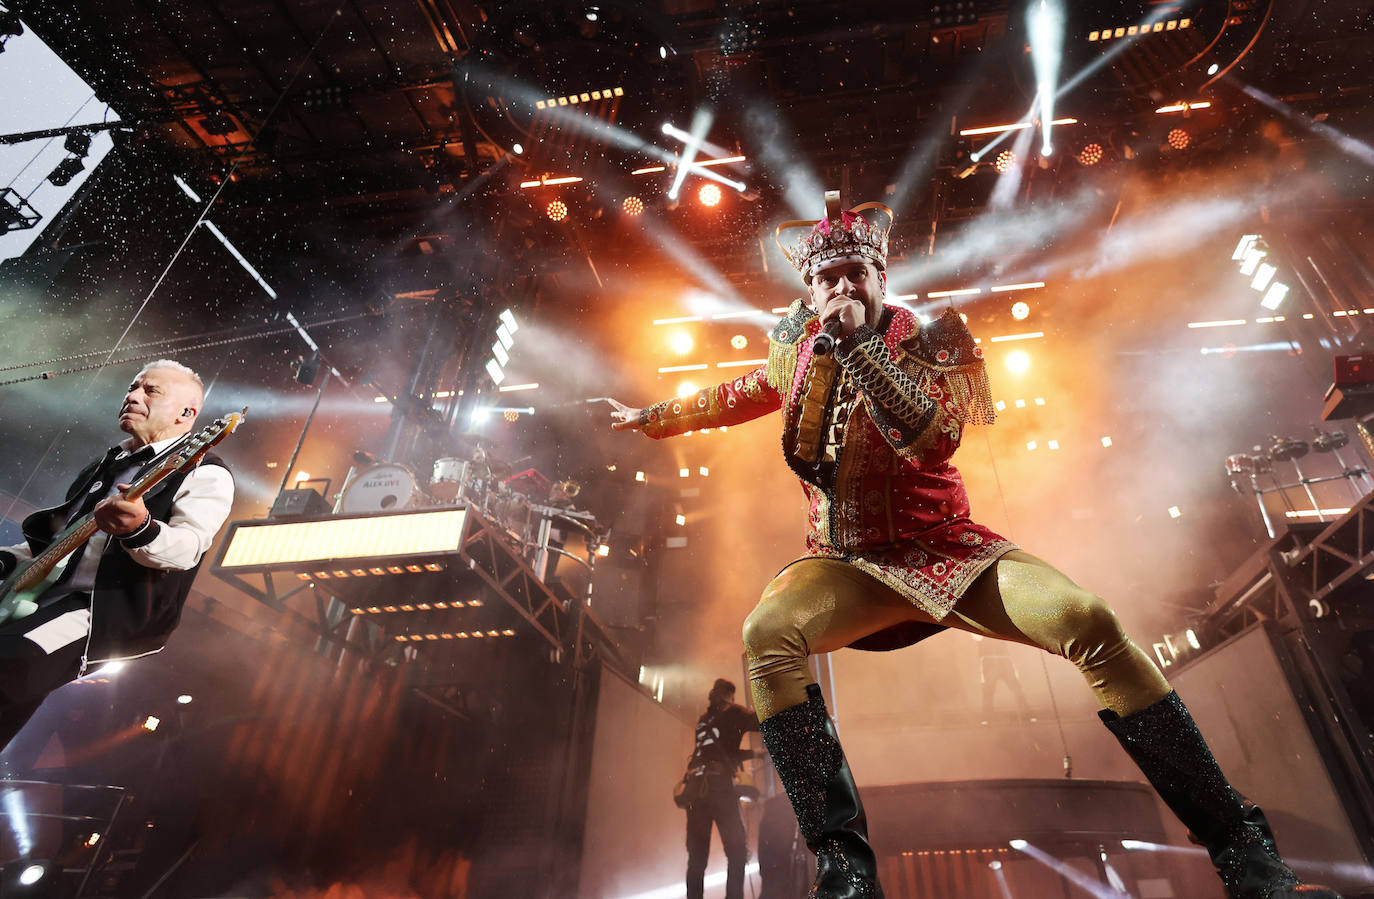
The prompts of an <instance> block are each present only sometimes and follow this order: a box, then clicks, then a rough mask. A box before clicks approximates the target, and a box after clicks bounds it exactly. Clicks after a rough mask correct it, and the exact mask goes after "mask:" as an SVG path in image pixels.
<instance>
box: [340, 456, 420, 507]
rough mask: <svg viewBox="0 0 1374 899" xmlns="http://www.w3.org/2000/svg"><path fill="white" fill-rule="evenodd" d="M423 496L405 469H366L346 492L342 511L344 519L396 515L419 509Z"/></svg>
mask: <svg viewBox="0 0 1374 899" xmlns="http://www.w3.org/2000/svg"><path fill="white" fill-rule="evenodd" d="M420 497H421V493H420V490H419V488H418V487H416V486H415V475H413V474H411V473H410V469H408V468H406V467H405V466H404V465H392V464H390V463H388V464H386V465H374V466H372V467H371V468H365V469H363V470H362V471H361V472H359V473H358V475H357V477H355V478H353V480H352V481H350V482H349V484H348V487H346V488H345V489H344V492H343V500H342V502H340V504H339V511H340V512H342V513H344V514H345V515H354V514H357V513H360V512H395V511H399V510H400V509H406V508H409V507H411V506H413V505H418V504H419V501H420Z"/></svg>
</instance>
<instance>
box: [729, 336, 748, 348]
mask: <svg viewBox="0 0 1374 899" xmlns="http://www.w3.org/2000/svg"><path fill="white" fill-rule="evenodd" d="M730 346H732V347H734V348H735V349H737V350H742V349H744V348H745V347H747V346H749V338H748V337H745V336H744V335H743V334H736V335H735V336H734V337H731V338H730Z"/></svg>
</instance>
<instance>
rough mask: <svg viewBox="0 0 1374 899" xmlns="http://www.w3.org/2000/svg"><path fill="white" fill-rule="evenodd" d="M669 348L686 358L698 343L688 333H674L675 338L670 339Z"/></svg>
mask: <svg viewBox="0 0 1374 899" xmlns="http://www.w3.org/2000/svg"><path fill="white" fill-rule="evenodd" d="M668 346H669V348H670V349H672V351H673V352H674V353H677V354H678V355H679V356H685V355H687V354H688V353H690V352H691V351H692V348H693V347H694V346H696V341H695V340H693V339H692V335H691V334H688V333H687V332H686V331H674V332H673V336H672V337H669V338H668Z"/></svg>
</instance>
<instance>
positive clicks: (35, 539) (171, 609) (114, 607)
mask: <svg viewBox="0 0 1374 899" xmlns="http://www.w3.org/2000/svg"><path fill="white" fill-rule="evenodd" d="M103 461H104V460H103V459H97V460H95V461H94V462H92V463H91V464H90V465H88V466H86V467H85V468H84V469H83V470H82V471H81V474H79V475H77V476H76V480H75V481H73V482H72V484H71V486H70V487H69V488H68V489H67V498H66V501H65V502H63V503H62V505H60V506H57V507H56V508H53V509H41V510H39V511H37V512H34V513H33V514H32V515H30V516H28V517H27V518H25V519H24V523H23V529H24V539H25V540H27V541H28V544H29V548H30V549H32V550H33V552H34V554H35V555H36V554H38V553H40V552H42V551H43V550H44V549H45V548H47V546H48V544H49V543H51V542H52V539H53V537H55V536H56V535H57V534H58V533H59V532H60V531H61V530H62V529H63V528H65V527H66V524H67V519H68V517H69V516H70V515H71V512H72V510H73V509H75V508H78V507H79V506H80V504H81V501H82V499H84V498H85V496H86V494H87V493H88V492H89V491H90V489H91V486H92V484H94V482H95V479H96V475H97V473H98V472H99V471H100V467H101V463H102V462H103ZM200 464H202V465H218V466H219V467H221V468H223V469H225V470H226V471H228V470H229V466H227V465H225V464H224V460H223V459H221V458H219V457H218V456H216V455H214V454H208V455H206V456H205V458H204V459H203V460H201V463H200ZM188 474H189V472H182V471H178V472H174V473H172V474H170V475H168V476H167V477H166V478H164V479H163V480H162V481H161V482H159V483H158V484H157V485H156V486H154V487H153V488H152V489H151V490H149V491H148V492H147V493H145V494H143V504H144V505H145V506H146V507H147V508H148V512H149V513H150V514H151V515H152V517H153V518H154V519H155V520H157V521H161V522H166V521H167V520H168V519H170V518H171V516H172V501H173V500H174V499H176V495H177V490H179V489H180V488H181V484H182V482H183V481H185V480H186V477H187V475H188ZM131 480H132V479H131ZM102 492H103V491H102ZM204 561H205V559H204V557H203V556H202V557H201V560H200V561H199V562H197V563H196V564H195V565H194V566H193V567H191V568H188V569H186V570H184V571H170V570H165V569H159V568H148V567H146V566H144V565H140V564H138V563H137V562H135V561H134V560H133V558H132V557H130V556H129V554H128V553H127V552H125V551H124V548H123V547H122V546H120V545H119V541H117V540H115V539H113V538H112V539H111V540H110V541H109V543H108V544H107V545H106V547H105V552H104V553H103V554H102V555H101V557H100V564H99V566H98V567H97V568H96V574H95V591H94V593H95V596H94V599H95V602H94V603H93V604H92V613H91V645H90V650H89V652H88V654H87V657H88V660H89V661H92V662H94V661H98V660H101V659H110V658H121V657H125V656H136V655H143V654H145V653H149V652H155V651H156V650H159V649H161V648H162V647H163V646H165V645H166V643H167V638H168V637H169V636H170V635H171V633H172V631H173V630H174V629H175V628H176V626H177V623H178V622H180V621H181V607H182V605H183V604H184V603H185V602H186V595H187V594H188V593H190V592H191V583H192V581H194V580H195V579H196V572H198V571H199V570H200V565H201V562H204Z"/></svg>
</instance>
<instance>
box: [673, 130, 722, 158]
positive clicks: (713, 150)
mask: <svg viewBox="0 0 1374 899" xmlns="http://www.w3.org/2000/svg"><path fill="white" fill-rule="evenodd" d="M663 133H664V134H666V135H668V136H669V137H675V138H677V139H678V140H680V141H682V142H683V143H686V142H687V141H689V140H691V139H692V136H691V135H690V134H688V133H687V132H686V131H683V130H682V129H681V128H679V127H677V126H676V125H674V124H673V123H672V122H669V123H667V124H666V125H664V126H663ZM697 149H699V150H704V151H705V152H707V153H710V154H711V155H712V156H714V157H716V158H718V159H719V158H725V157H730V156H734V155H735V154H734V153H733V152H731V151H730V150H727V149H725V148H724V147H722V146H721V145H720V144H716V143H712V142H711V141H709V140H707V139H706V138H705V137H704V136H703V137H702V139H701V140H699V141H697Z"/></svg>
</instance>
